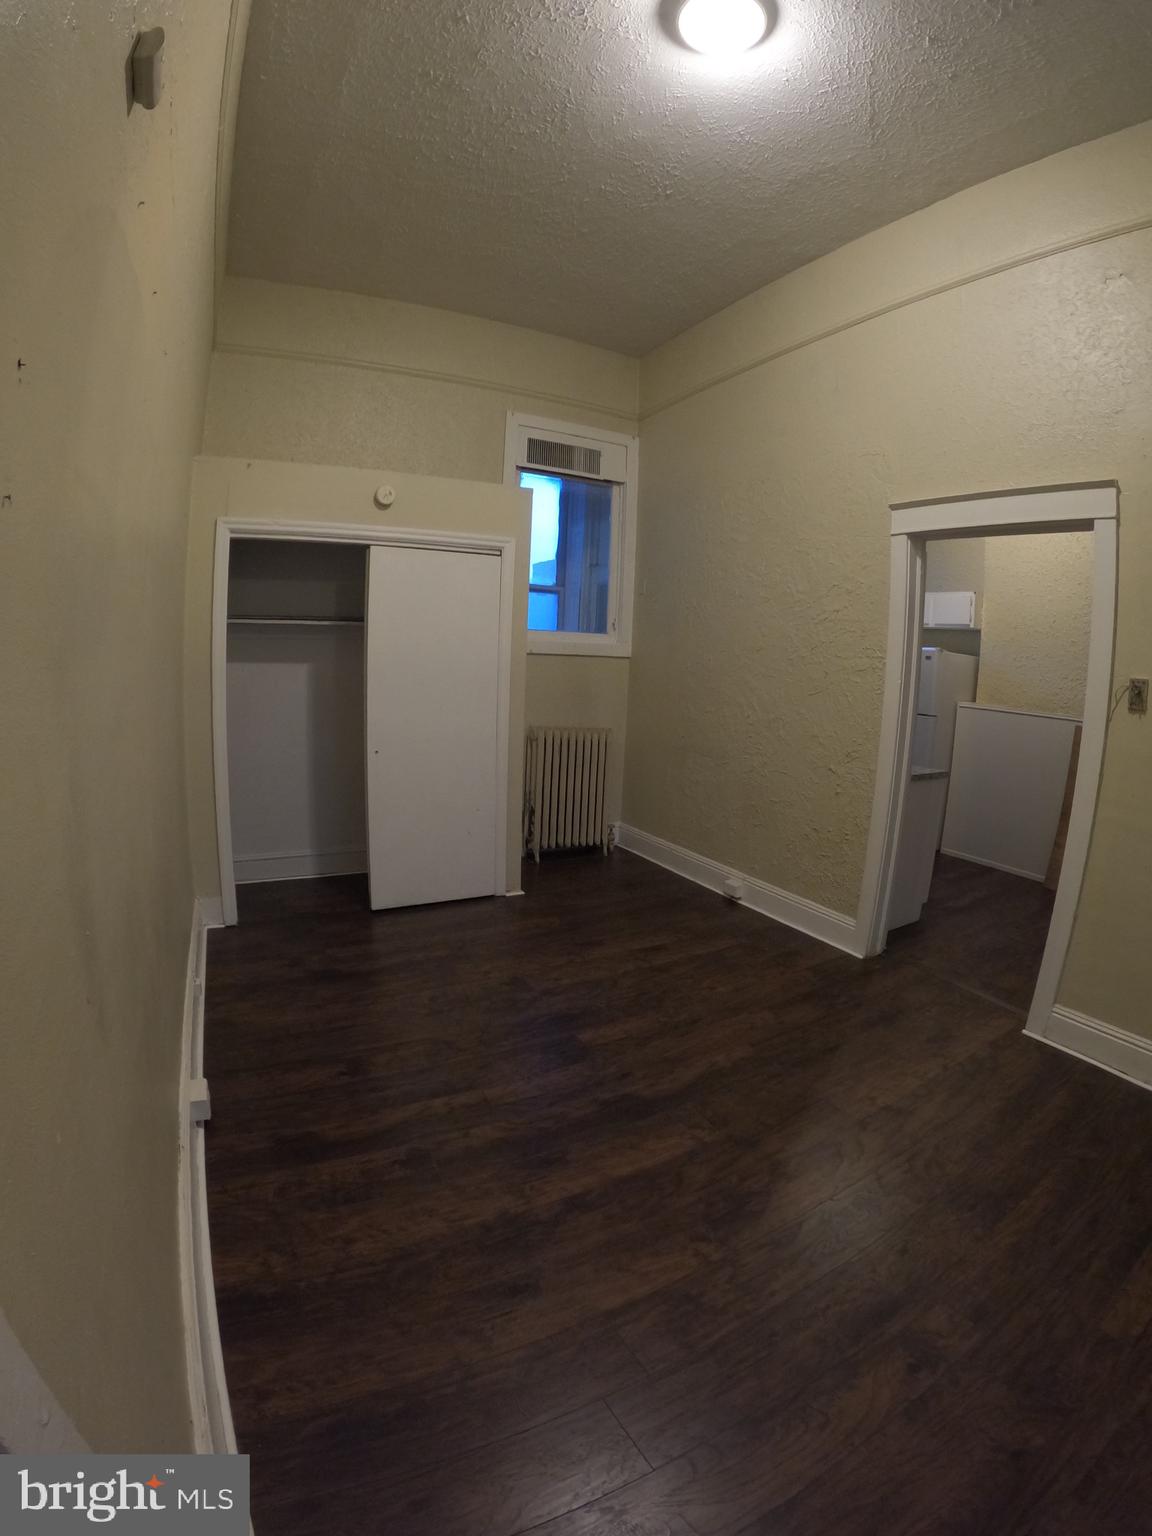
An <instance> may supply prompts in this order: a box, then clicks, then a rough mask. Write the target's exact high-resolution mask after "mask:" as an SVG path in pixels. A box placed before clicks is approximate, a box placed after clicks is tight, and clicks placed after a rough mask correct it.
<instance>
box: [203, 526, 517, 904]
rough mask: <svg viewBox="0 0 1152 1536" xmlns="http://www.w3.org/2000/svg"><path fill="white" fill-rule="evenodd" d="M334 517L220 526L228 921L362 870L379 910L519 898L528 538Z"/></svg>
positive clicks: (217, 624)
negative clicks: (513, 705)
mask: <svg viewBox="0 0 1152 1536" xmlns="http://www.w3.org/2000/svg"><path fill="white" fill-rule="evenodd" d="M314 526H315V525H307V526H305V525H284V524H267V525H265V524H259V523H245V524H239V523H232V522H230V521H228V520H226V519H221V521H220V522H219V523H218V524H217V548H216V571H215V582H214V595H213V604H214V607H213V657H212V714H213V737H214V748H213V750H214V765H215V779H216V816H217V846H218V852H219V862H220V887H221V906H222V910H223V916H224V921H225V923H227V924H231V923H235V922H236V921H237V901H236V891H237V887H251V886H256V885H260V884H265V883H270V882H276V883H279V882H283V881H300V880H314V879H318V878H322V877H330V876H342V877H344V878H345V879H346V880H348V881H349V882H350V884H349V887H348V889H349V900H356V901H362V902H363V905H364V907H365V908H368V907H371V908H373V909H381V908H395V907H403V906H412V905H419V904H423V903H427V902H441V901H456V900H461V899H468V898H472V897H479V896H492V895H496V894H503V893H504V891H505V890H506V889H507V888H508V886H507V880H506V872H507V868H508V853H507V825H508V822H507V811H508V784H509V778H508V733H509V695H510V668H511V632H512V553H513V541H512V540H511V539H502V538H498V537H491V538H489V537H486V536H477V537H468V536H463V535H456V534H446V533H433V532H427V533H425V532H411V531H408V530H400V529H397V530H392V529H368V528H365V529H357V528H353V527H344V526H343V525H342V526H341V527H339V528H337V527H335V526H334V527H333V528H332V529H328V528H327V527H324V526H323V525H321V526H320V527H319V528H315V531H313V530H314ZM357 882H358V883H357ZM295 899H296V898H293V901H295Z"/></svg>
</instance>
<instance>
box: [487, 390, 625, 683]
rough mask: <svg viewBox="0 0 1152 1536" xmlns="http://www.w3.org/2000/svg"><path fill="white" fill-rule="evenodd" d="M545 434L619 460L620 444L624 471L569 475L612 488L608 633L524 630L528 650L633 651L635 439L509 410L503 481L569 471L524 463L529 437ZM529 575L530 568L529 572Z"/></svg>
mask: <svg viewBox="0 0 1152 1536" xmlns="http://www.w3.org/2000/svg"><path fill="white" fill-rule="evenodd" d="M540 435H544V436H547V437H551V438H554V439H559V440H561V441H564V442H569V443H573V444H576V445H578V446H580V447H589V448H599V449H601V451H602V452H603V453H604V455H605V458H606V459H608V461H609V462H610V463H613V462H614V463H616V464H617V465H618V463H619V461H620V459H621V449H623V474H622V475H621V474H620V473H619V472H617V473H615V474H612V475H588V474H583V473H576V472H573V473H571V474H570V475H569V478H573V479H577V480H590V481H593V482H597V481H598V482H599V483H601V484H603V485H611V486H612V487H613V494H612V556H611V568H610V571H609V576H608V632H607V634H604V635H592V634H585V633H582V632H580V631H577V630H543V629H528V628H527V626H525V633H526V635H527V645H528V654H529V655H537V656H631V654H632V611H633V600H634V596H635V587H636V499H637V486H638V469H639V439H638V438H637V437H635V436H632V435H629V434H627V433H624V432H609V431H607V430H606V429H605V428H603V427H589V426H584V425H582V424H581V423H577V422H569V421H554V420H552V419H550V418H548V417H544V416H536V415H531V414H528V413H525V412H521V411H509V412H508V424H507V429H506V432H505V437H504V483H505V485H508V486H512V487H514V488H515V489H519V487H520V473H521V471H522V470H526V471H527V472H528V473H529V474H542V475H547V474H553V475H558V476H560V477H563V476H564V475H565V474H566V473H567V472H566V471H564V470H560V469H547V468H545V467H544V466H542V465H539V464H530V463H527V462H525V461H526V459H527V456H528V455H527V448H526V444H527V439H528V437H529V436H540ZM529 574H531V572H529Z"/></svg>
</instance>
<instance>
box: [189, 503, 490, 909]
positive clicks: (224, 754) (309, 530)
mask: <svg viewBox="0 0 1152 1536" xmlns="http://www.w3.org/2000/svg"><path fill="white" fill-rule="evenodd" d="M233 539H297V540H302V541H304V542H306V543H314V544H315V543H319V544H324V543H329V544H331V543H344V544H363V545H365V546H367V545H370V544H392V545H399V546H401V547H407V548H413V547H415V548H419V549H451V550H458V551H461V552H464V553H474V554H489V555H491V554H496V555H499V556H500V669H499V670H500V677H499V694H498V703H497V746H496V754H497V755H496V783H497V785H498V787H499V789H500V793H499V794H498V795H497V797H496V884H495V888H496V890H497V891H498V892H503V891H507V890H508V888H509V887H508V793H507V785H508V728H509V720H510V714H511V693H512V686H511V677H512V608H513V583H514V579H515V554H516V540H515V539H513V538H504V537H501V536H499V535H497V534H472V533H442V532H438V531H434V530H432V529H427V528H380V527H372V526H369V525H368V524H362V523H322V522H316V523H310V522H296V521H276V520H271V521H268V522H261V521H259V520H253V519H247V518H228V517H219V518H217V519H216V552H215V565H214V569H213V576H212V765H213V773H214V778H215V789H216V852H217V857H218V859H219V861H220V900H221V907H222V909H223V919H224V922H225V924H226V925H228V926H231V925H232V924H234V923H235V922H236V876H235V870H234V866H233V859H232V809H231V800H230V796H229V792H228V564H229V559H230V556H231V550H232V540H233Z"/></svg>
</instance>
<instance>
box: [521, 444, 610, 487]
mask: <svg viewBox="0 0 1152 1536" xmlns="http://www.w3.org/2000/svg"><path fill="white" fill-rule="evenodd" d="M526 446H527V450H528V452H527V457H526V459H525V464H526V465H528V466H531V467H532V468H533V469H566V470H568V472H569V473H570V474H573V475H595V476H597V478H598V477H599V475H600V461H601V459H602V458H603V454H602V453H601V451H600V449H599V448H582V447H580V446H579V444H577V443H560V442H554V441H553V440H552V439H550V438H547V437H530V438H529V439H528V442H527V445H526Z"/></svg>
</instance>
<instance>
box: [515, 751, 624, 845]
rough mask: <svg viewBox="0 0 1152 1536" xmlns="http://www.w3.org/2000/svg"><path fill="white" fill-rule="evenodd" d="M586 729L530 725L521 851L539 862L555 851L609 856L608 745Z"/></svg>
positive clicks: (525, 766)
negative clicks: (577, 850) (591, 850)
mask: <svg viewBox="0 0 1152 1536" xmlns="http://www.w3.org/2000/svg"><path fill="white" fill-rule="evenodd" d="M611 737H612V732H611V731H609V730H600V729H595V728H592V727H590V726H579V725H573V726H554V725H532V726H529V727H528V744H527V751H526V754H525V762H524V851H525V852H526V853H531V855H532V857H533V858H534V859H535V860H536V862H537V863H539V862H540V854H541V852H544V853H547V852H550V851H551V850H553V849H557V848H599V849H600V850H601V851H602V852H603V853H607V852H608V803H607V796H606V793H605V787H606V785H607V782H608V744H609V742H610V740H611Z"/></svg>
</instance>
